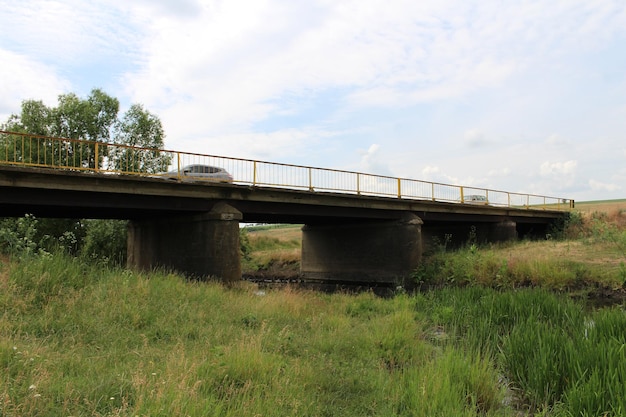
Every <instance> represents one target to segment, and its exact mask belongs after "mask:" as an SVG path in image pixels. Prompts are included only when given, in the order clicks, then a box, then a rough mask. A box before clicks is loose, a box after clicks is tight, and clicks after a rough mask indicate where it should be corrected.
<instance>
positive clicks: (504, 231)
mask: <svg viewBox="0 0 626 417" xmlns="http://www.w3.org/2000/svg"><path fill="white" fill-rule="evenodd" d="M516 239H517V224H516V223H515V222H514V221H512V220H505V221H502V222H499V223H494V224H493V225H491V230H490V231H489V241H490V242H508V241H510V240H516Z"/></svg>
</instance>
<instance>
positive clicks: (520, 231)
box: [0, 131, 574, 284]
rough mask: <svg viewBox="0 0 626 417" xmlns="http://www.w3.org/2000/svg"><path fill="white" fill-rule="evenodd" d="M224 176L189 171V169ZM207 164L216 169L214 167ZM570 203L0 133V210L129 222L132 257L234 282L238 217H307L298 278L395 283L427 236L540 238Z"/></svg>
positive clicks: (133, 262)
mask: <svg viewBox="0 0 626 417" xmlns="http://www.w3.org/2000/svg"><path fill="white" fill-rule="evenodd" d="M190 165H197V166H203V167H215V168H220V169H222V170H224V171H227V172H228V175H229V177H217V178H216V177H213V176H210V175H203V176H198V177H190V176H188V175H186V174H187V171H188V168H186V167H188V166H190ZM212 169H213V168H212ZM573 204H574V202H573V200H569V199H563V198H555V197H547V196H539V195H531V194H520V193H510V192H505V191H498V190H490V189H482V188H475V187H465V186H457V185H449V184H440V183H433V182H426V181H418V180H411V179H406V178H394V177H388V176H378V175H372V174H365V173H359V172H351V171H341V170H331V169H323V168H315V167H306V166H299V165H289V164H278V163H272V162H263V161H255V160H247V159H238V158H227V157H220V156H213V155H203V154H196V153H186V152H178V151H171V150H161V149H148V148H138V147H132V146H125V145H120V144H112V143H104V142H93V141H84V140H74V139H66V138H52V137H45V136H37V135H28V134H21V133H14V132H4V131H0V217H10V216H23V215H25V214H33V215H35V216H38V217H57V218H108V219H127V220H129V226H128V266H130V267H134V268H142V269H150V268H154V267H165V268H170V269H174V270H179V271H181V272H183V273H186V274H187V275H189V276H194V277H198V278H206V277H208V276H213V277H218V278H220V279H221V280H223V281H225V282H233V281H237V280H239V279H241V262H240V250H239V224H240V223H241V222H245V223H250V222H255V223H256V222H263V223H294V224H303V225H304V226H303V228H302V260H301V272H302V275H303V277H304V278H306V279H312V280H315V279H324V280H340V281H358V282H384V283H393V284H403V283H404V282H405V280H406V278H407V277H408V276H409V275H410V273H411V272H412V271H414V270H415V268H417V266H418V265H419V263H420V261H421V258H422V253H423V251H424V250H425V248H427V247H428V246H429V245H430V244H432V242H436V241H440V242H443V241H444V240H445V241H448V240H451V241H452V242H451V243H454V242H456V243H459V242H463V241H466V240H467V239H468V236H469V234H470V233H472V234H473V235H475V236H476V238H477V239H478V240H482V241H494V242H495V241H504V240H510V239H516V238H518V237H527V236H528V237H532V236H536V237H541V236H545V234H546V232H547V231H548V228H549V227H550V225H552V224H554V223H555V222H558V221H559V220H562V219H563V218H564V217H565V216H566V215H567V213H568V210H569V209H570V208H571V207H573Z"/></svg>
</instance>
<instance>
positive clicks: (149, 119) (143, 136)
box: [109, 104, 171, 173]
mask: <svg viewBox="0 0 626 417" xmlns="http://www.w3.org/2000/svg"><path fill="white" fill-rule="evenodd" d="M113 132H114V133H113V138H114V141H115V143H119V144H121V145H128V146H133V147H139V148H141V149H134V148H129V147H125V146H124V147H116V148H114V150H113V151H112V152H111V154H110V155H109V157H111V158H112V159H113V161H114V164H115V169H117V170H119V171H123V172H124V171H125V172H144V173H158V172H163V171H166V170H167V167H168V166H169V164H170V162H171V156H170V155H167V154H164V153H162V152H160V149H163V139H164V138H165V133H164V131H163V126H162V124H161V121H160V120H159V118H158V117H157V116H155V115H153V114H152V113H150V112H149V111H147V110H145V109H144V108H143V106H142V105H141V104H133V105H132V106H131V107H130V109H128V111H127V112H126V113H125V114H124V117H123V118H122V119H121V120H118V121H117V122H116V123H115V125H114V127H113Z"/></svg>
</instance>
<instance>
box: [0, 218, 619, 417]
mask: <svg viewBox="0 0 626 417" xmlns="http://www.w3.org/2000/svg"><path fill="white" fill-rule="evenodd" d="M611 210H613V208H612V209H611ZM621 210H623V209H622V208H621V207H618V208H617V211H611V212H605V211H603V210H601V209H598V206H596V207H595V208H593V209H590V210H589V211H585V212H582V211H581V212H579V213H580V215H579V216H577V217H574V218H573V219H574V221H573V222H572V224H571V225H570V227H569V228H568V230H567V233H566V234H565V235H566V236H564V237H565V238H564V239H556V238H555V239H552V240H547V241H541V242H520V243H518V244H511V245H502V246H500V245H498V246H487V247H474V246H471V245H469V246H468V247H466V248H463V249H461V250H459V251H455V252H445V251H441V252H440V253H436V254H433V255H432V257H430V258H429V260H428V261H427V262H425V263H424V267H423V268H421V269H420V270H418V271H416V273H415V279H416V280H419V281H421V282H422V284H423V288H428V290H423V291H421V292H416V293H411V294H409V293H405V292H403V291H399V292H398V293H397V294H396V295H395V296H393V297H390V298H380V297H377V296H375V295H374V294H372V293H370V292H364V293H360V294H345V293H335V294H326V293H318V292H313V291H307V290H301V289H294V288H292V287H285V288H283V289H271V290H270V289H263V290H261V289H259V288H258V287H257V286H255V285H253V284H250V283H245V282H242V283H241V285H239V286H236V287H234V288H225V287H223V286H221V285H219V284H218V283H214V282H190V281H187V280H185V279H184V278H182V277H181V276H178V275H176V274H173V273H169V272H167V271H155V272H154V273H151V274H143V273H138V272H133V271H128V270H125V269H122V268H112V267H109V266H106V265H104V264H103V265H99V264H94V263H93V262H87V261H85V260H84V259H79V258H72V257H69V256H67V255H63V254H41V255H36V254H33V255H30V256H27V257H23V258H21V259H16V258H11V259H10V258H8V257H6V256H5V257H0V311H1V312H2V314H1V315H0V370H1V372H2V373H1V374H0V416H2V417H6V416H515V417H519V416H555V417H561V416H622V415H624V414H625V413H626V349H624V346H625V345H626V333H625V332H624V331H623V329H625V328H626V314H625V312H624V303H623V302H617V303H615V302H613V303H612V305H611V306H610V307H605V308H601V309H597V308H593V307H592V306H590V305H589V304H588V303H586V302H585V297H584V295H585V294H588V293H590V292H592V291H594V290H597V289H598V288H603V289H606V290H607V291H608V290H611V292H608V293H607V294H608V295H611V296H614V295H615V294H617V293H618V292H619V291H621V290H620V289H622V290H623V288H622V286H623V282H624V280H623V278H624V275H621V274H624V267H623V263H624V260H625V259H626V257H625V252H624V250H623V249H622V247H621V246H620V245H623V243H624V241H626V235H625V233H624V227H623V226H622V225H623V223H622V217H621V216H622V213H623V212H622V211H621ZM299 233H300V229H299V227H280V228H271V229H265V230H249V231H248V232H247V239H249V246H250V250H249V254H248V255H249V256H248V258H249V259H248V262H250V266H251V267H254V268H257V269H258V268H268V267H269V268H277V269H280V265H283V266H284V265H287V266H289V267H293V262H297V261H298V259H297V256H295V258H294V255H292V252H293V251H294V248H298V247H299V244H300V241H299ZM276 259H282V260H281V261H277V260H276ZM294 259H295V260H294ZM620 280H621V281H620ZM572 295H575V297H572Z"/></svg>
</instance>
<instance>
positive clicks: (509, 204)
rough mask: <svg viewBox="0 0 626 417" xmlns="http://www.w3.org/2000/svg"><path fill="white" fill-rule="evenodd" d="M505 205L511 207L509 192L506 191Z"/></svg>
mask: <svg viewBox="0 0 626 417" xmlns="http://www.w3.org/2000/svg"><path fill="white" fill-rule="evenodd" d="M506 199H507V204H506V206H507V207H511V193H506Z"/></svg>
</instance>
